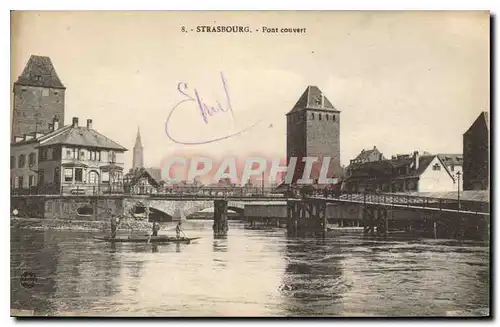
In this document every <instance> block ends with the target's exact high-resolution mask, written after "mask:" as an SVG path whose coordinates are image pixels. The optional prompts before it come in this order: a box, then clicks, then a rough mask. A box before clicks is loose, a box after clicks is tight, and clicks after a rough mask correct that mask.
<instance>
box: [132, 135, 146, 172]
mask: <svg viewBox="0 0 500 327" xmlns="http://www.w3.org/2000/svg"><path fill="white" fill-rule="evenodd" d="M143 167H144V153H143V147H142V142H141V131H140V129H139V127H137V136H136V138H135V145H134V156H133V159H132V168H143Z"/></svg>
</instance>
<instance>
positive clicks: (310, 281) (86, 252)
mask: <svg viewBox="0 0 500 327" xmlns="http://www.w3.org/2000/svg"><path fill="white" fill-rule="evenodd" d="M211 227H212V222H211V221H189V222H186V223H185V226H184V229H185V232H186V234H187V235H188V236H189V237H201V238H200V239H199V240H197V241H195V242H193V243H191V244H189V245H185V244H181V245H176V244H167V245H158V246H155V245H151V244H130V243H129V244H116V245H111V244H109V243H105V242H98V241H95V240H93V239H92V237H93V236H94V235H96V233H95V232H94V233H92V232H74V231H54V230H45V231H36V230H30V229H15V228H12V229H11V307H12V308H16V309H25V310H35V314H37V315H50V316H52V315H55V316H60V315H76V316H80V315H84V316H95V315H97V316H324V315H328V316H446V315H448V316H450V315H487V314H488V312H489V311H488V308H489V246H488V244H485V243H479V242H464V241H461V242H459V241H452V240H434V239H408V238H407V239H403V238H391V237H389V238H387V239H376V238H372V237H368V236H363V235H362V234H342V233H335V232H332V233H331V234H329V235H328V237H327V238H325V239H314V238H302V239H300V238H287V237H286V234H285V233H286V232H285V231H284V230H283V229H276V230H272V231H266V230H245V229H244V228H243V225H242V224H241V223H237V222H230V225H229V232H228V237H227V239H218V240H217V239H214V238H213V236H212V230H211ZM171 233H172V234H174V233H173V232H171ZM25 272H30V273H33V274H34V275H35V276H36V280H35V282H34V284H31V285H29V284H26V283H21V276H22V274H23V273H25Z"/></svg>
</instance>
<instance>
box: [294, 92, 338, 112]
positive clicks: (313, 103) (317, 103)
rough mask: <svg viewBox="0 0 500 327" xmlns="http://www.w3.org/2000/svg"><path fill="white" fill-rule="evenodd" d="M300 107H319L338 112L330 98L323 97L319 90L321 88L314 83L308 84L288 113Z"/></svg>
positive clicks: (300, 108)
mask: <svg viewBox="0 0 500 327" xmlns="http://www.w3.org/2000/svg"><path fill="white" fill-rule="evenodd" d="M302 109H320V110H328V111H333V112H340V111H339V110H337V109H336V108H335V107H334V106H333V104H332V103H331V102H330V100H328V99H327V98H326V97H325V95H324V94H323V92H321V90H320V89H319V88H318V87H317V86H314V85H309V86H308V87H307V88H306V90H305V91H304V93H303V94H302V96H301V97H300V98H299V101H297V103H296V104H295V106H294V107H293V109H292V110H290V112H289V114H290V113H292V112H296V111H299V110H302Z"/></svg>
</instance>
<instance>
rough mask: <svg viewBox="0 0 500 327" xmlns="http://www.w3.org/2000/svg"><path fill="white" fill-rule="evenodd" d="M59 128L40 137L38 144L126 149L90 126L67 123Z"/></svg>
mask: <svg viewBox="0 0 500 327" xmlns="http://www.w3.org/2000/svg"><path fill="white" fill-rule="evenodd" d="M61 129H62V130H63V131H62V133H61V132H60V131H61ZM61 129H58V130H57V131H54V132H52V133H49V134H47V135H44V136H43V137H41V138H40V146H47V145H54V144H61V145H77V146H85V147H92V148H100V149H107V150H118V151H127V149H125V148H124V147H123V146H121V145H119V144H118V143H116V142H114V141H112V140H110V139H108V138H107V137H106V136H104V135H102V134H100V133H98V132H97V131H95V130H93V129H91V128H87V127H83V126H78V127H73V126H72V125H67V126H64V127H62V128H61ZM57 132H58V133H57ZM54 135H55V136H54Z"/></svg>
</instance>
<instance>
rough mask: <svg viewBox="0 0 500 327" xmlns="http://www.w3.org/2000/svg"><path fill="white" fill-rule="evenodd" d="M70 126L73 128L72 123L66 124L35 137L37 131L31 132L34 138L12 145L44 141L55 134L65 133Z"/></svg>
mask: <svg viewBox="0 0 500 327" xmlns="http://www.w3.org/2000/svg"><path fill="white" fill-rule="evenodd" d="M70 128H71V125H66V126H63V127H61V128H58V129H56V130H55V131H52V132H48V133H45V134H43V135H41V136H39V137H38V138H35V137H34V135H35V134H36V133H29V134H30V135H32V136H33V138H31V139H29V140H23V141H19V142H15V143H13V144H12V145H14V146H17V145H23V144H28V143H40V142H42V141H44V140H46V139H49V138H51V137H53V136H56V135H59V134H61V133H64V132H65V131H67V130H68V129H70Z"/></svg>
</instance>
